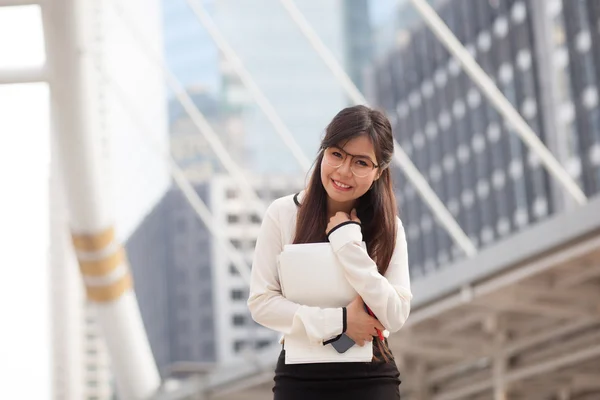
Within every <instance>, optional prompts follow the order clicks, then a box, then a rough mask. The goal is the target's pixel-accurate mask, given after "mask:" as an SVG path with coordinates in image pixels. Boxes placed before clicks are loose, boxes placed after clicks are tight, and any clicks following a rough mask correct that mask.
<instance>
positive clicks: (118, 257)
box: [79, 247, 125, 276]
mask: <svg viewBox="0 0 600 400" xmlns="http://www.w3.org/2000/svg"><path fill="white" fill-rule="evenodd" d="M124 262H125V250H124V249H123V248H122V247H121V248H120V249H119V250H117V251H116V252H114V253H112V254H109V255H107V256H105V257H103V258H101V259H99V260H79V268H80V269H81V273H82V274H83V275H87V276H104V275H108V274H110V273H111V272H113V271H114V270H115V269H117V267H118V266H119V265H121V264H122V263H124Z"/></svg>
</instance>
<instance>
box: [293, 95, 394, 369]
mask: <svg viewBox="0 0 600 400" xmlns="http://www.w3.org/2000/svg"><path fill="white" fill-rule="evenodd" d="M360 135H366V136H367V137H369V139H371V142H372V143H373V147H374V148H375V156H376V157H377V161H376V162H377V163H378V164H379V168H380V171H378V172H379V173H380V174H381V175H380V177H379V179H377V180H376V181H374V182H373V186H372V187H371V188H370V189H369V190H368V191H367V192H366V193H365V194H364V195H362V196H361V197H360V198H359V199H357V203H356V212H357V216H358V218H359V219H360V221H361V226H362V233H363V239H364V241H365V242H366V244H367V252H368V253H369V256H370V257H371V258H372V259H373V260H374V261H375V262H376V264H377V269H378V270H379V273H380V274H382V275H384V274H385V272H386V271H387V269H388V266H389V264H390V260H391V259H392V254H393V252H394V247H395V244H396V229H397V227H396V214H397V208H396V197H395V196H394V189H393V184H392V179H391V176H390V169H389V168H388V167H389V165H390V163H391V161H392V156H393V153H394V139H393V136H392V126H391V124H390V122H389V120H388V119H387V117H386V116H385V115H384V114H383V113H381V112H379V111H377V110H373V109H371V108H369V107H365V106H354V107H348V108H345V109H343V110H342V111H340V112H339V113H338V114H337V115H336V116H335V117H334V118H333V120H332V121H331V122H330V123H329V125H328V126H327V129H326V131H325V137H324V138H323V140H322V142H321V147H320V149H319V153H318V155H317V159H316V160H315V166H314V170H313V173H312V175H311V177H310V180H309V184H308V188H307V190H306V194H305V196H304V198H303V199H302V204H301V205H300V208H299V210H298V216H297V221H296V233H295V237H294V243H318V242H326V241H327V236H326V234H325V229H326V228H327V222H328V220H327V192H326V191H325V188H324V187H323V184H322V182H321V162H322V161H323V151H324V150H325V149H326V148H328V147H330V146H336V145H337V146H343V145H344V144H345V143H347V142H348V141H349V140H351V139H354V138H356V137H358V136H360ZM377 340H378V339H377ZM377 345H378V347H379V350H380V351H381V353H382V354H383V356H384V358H386V360H387V357H386V355H390V353H389V350H388V349H387V347H386V346H385V344H384V343H381V342H380V341H379V340H378V343H377Z"/></svg>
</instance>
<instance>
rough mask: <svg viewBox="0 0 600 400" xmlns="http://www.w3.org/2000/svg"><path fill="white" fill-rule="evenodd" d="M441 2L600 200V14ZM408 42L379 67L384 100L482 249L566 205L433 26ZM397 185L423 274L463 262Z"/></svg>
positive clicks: (510, 1) (523, 0)
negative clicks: (599, 94)
mask: <svg viewBox="0 0 600 400" xmlns="http://www.w3.org/2000/svg"><path fill="white" fill-rule="evenodd" d="M434 5H435V7H436V9H437V11H438V13H439V14H440V16H441V17H442V19H443V20H444V21H445V23H446V24H447V25H448V26H449V28H450V29H452V31H453V32H454V33H455V35H456V36H457V37H458V39H459V40H460V41H461V42H462V43H463V44H464V45H465V46H466V48H467V49H468V51H469V52H470V53H471V54H472V55H473V56H474V57H475V58H476V60H477V62H478V63H479V64H480V65H481V67H482V68H483V69H484V70H485V72H486V73H487V74H488V75H490V77H491V78H492V79H493V80H494V82H495V84H496V85H497V86H498V87H499V89H500V90H501V91H502V92H503V93H504V95H505V96H506V97H507V99H508V100H509V101H510V102H511V103H512V104H513V105H514V106H515V108H516V109H517V110H518V111H519V112H520V114H521V115H522V116H523V118H524V119H525V120H526V121H527V123H528V124H529V125H530V126H531V128H532V129H533V130H534V131H535V132H536V133H537V135H538V136H539V137H540V139H541V140H542V141H543V142H545V143H546V144H547V145H548V147H549V148H550V150H551V151H553V153H554V154H555V155H557V157H558V158H559V161H560V162H561V163H563V165H564V166H565V167H566V168H567V170H568V172H569V173H570V174H571V176H572V177H573V178H574V179H576V180H578V181H579V183H580V184H581V187H582V188H584V190H585V192H586V193H587V194H588V195H593V194H595V193H597V192H598V191H599V190H600V187H599V186H598V183H599V179H598V174H599V173H600V162H599V158H600V156H599V154H600V152H599V150H598V146H599V143H600V138H599V134H600V128H599V126H598V124H599V116H598V114H599V113H600V111H599V110H598V108H597V102H598V90H597V82H598V78H599V76H598V73H599V68H600V63H599V60H600V57H599V52H600V46H599V44H600V41H598V35H599V33H598V18H599V16H600V14H599V9H600V6H599V5H598V4H597V3H596V2H594V1H593V0H592V1H547V2H546V1H544V2H539V1H533V0H497V1H472V0H446V1H438V2H434ZM548 32H551V33H552V34H551V35H548ZM405 33H406V34H405V35H404V37H405V38H406V40H405V41H404V42H403V43H402V45H399V46H398V47H397V48H395V49H392V50H391V52H390V53H389V54H388V56H387V57H385V58H384V59H383V60H381V61H380V62H379V63H378V64H377V65H376V66H375V68H374V70H375V73H374V74H373V76H374V77H375V78H374V82H372V86H373V87H374V88H375V97H376V102H377V104H378V105H379V106H380V107H381V108H383V109H384V110H385V111H386V112H387V114H388V116H389V117H390V120H391V121H392V123H393V128H394V134H395V136H396V139H397V141H398V143H399V144H400V146H401V147H402V149H403V150H404V151H405V152H406V153H407V154H408V155H409V156H410V158H411V159H412V161H413V162H414V163H415V164H416V166H417V168H418V169H419V170H420V171H421V173H423V175H424V176H425V177H426V179H427V180H428V182H429V184H430V185H431V186H432V188H433V189H434V191H435V192H436V193H437V195H438V196H439V197H440V199H441V200H442V202H444V204H445V205H446V206H447V207H448V209H449V210H450V212H451V213H452V215H453V216H454V217H455V218H456V220H457V221H458V223H459V224H460V226H461V227H462V228H463V230H464V231H465V232H466V234H467V235H468V236H469V237H470V239H471V240H472V241H473V243H474V244H475V245H476V246H478V247H484V246H486V245H489V244H490V243H493V242H495V241H498V240H501V239H502V238H503V237H506V236H507V235H510V234H511V233H513V232H516V231H518V230H521V229H523V228H525V227H526V226H527V225H529V224H531V223H535V222H536V221H539V220H540V219H543V218H546V217H547V216H549V215H551V214H552V213H553V212H555V211H556V210H558V209H559V208H562V207H567V206H568V200H565V198H566V197H567V196H566V195H565V194H564V191H562V190H561V188H560V187H559V186H558V185H557V184H556V183H555V182H554V181H552V180H551V179H550V178H549V176H548V174H547V173H546V172H545V170H544V168H543V166H542V164H541V163H540V160H539V158H538V157H537V156H535V154H533V152H531V151H529V149H528V148H527V147H526V146H525V145H524V144H523V142H522V141H521V140H520V139H519V137H518V136H517V135H516V134H515V133H514V132H513V131H512V128H511V127H510V126H508V125H507V124H506V123H505V122H504V120H503V118H502V117H501V116H500V115H499V114H498V113H497V112H496V111H495V109H494V108H493V107H492V105H491V104H490V103H489V102H488V101H487V99H485V98H484V97H483V95H482V93H481V92H480V91H479V89H478V88H477V87H476V86H475V84H474V83H473V82H472V81H471V80H470V78H469V77H468V76H467V75H466V74H465V73H464V72H463V70H462V69H461V67H460V65H459V64H458V62H457V61H456V60H455V59H454V58H453V57H452V56H450V54H449V53H448V52H447V50H446V49H445V48H444V47H443V45H442V44H441V43H440V42H439V41H438V40H437V38H435V37H434V35H433V33H432V32H431V31H430V30H429V28H428V27H427V26H425V25H424V23H423V22H422V21H416V23H415V24H412V25H411V27H410V29H408V30H407V31H406V32H405ZM594 44H595V45H594ZM567 145H568V146H567ZM396 177H397V182H396V187H397V193H398V196H399V204H400V214H401V218H402V219H403V221H404V223H405V225H406V228H407V235H408V240H409V242H410V245H409V253H410V254H409V257H410V259H411V268H412V274H413V276H419V275H424V274H426V273H427V272H429V271H431V270H435V269H438V268H443V267H444V266H445V265H447V264H450V263H452V262H453V261H455V260H457V259H460V258H462V257H464V256H463V254H462V252H461V250H460V249H459V248H458V247H457V246H456V245H455V244H454V243H453V241H452V240H451V238H450V237H449V236H448V234H447V233H446V232H445V230H444V229H443V228H442V227H441V226H440V225H439V224H437V222H436V221H435V220H434V219H433V216H432V214H431V212H430V211H429V209H428V207H427V206H426V204H425V203H424V202H423V201H422V200H421V198H420V197H419V196H418V194H417V193H416V191H415V189H414V188H413V186H412V185H411V184H410V182H408V181H407V179H406V178H405V176H404V175H403V174H402V173H401V171H397V173H396Z"/></svg>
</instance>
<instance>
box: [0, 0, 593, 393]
mask: <svg viewBox="0 0 600 400" xmlns="http://www.w3.org/2000/svg"><path fill="white" fill-rule="evenodd" d="M598 82H600V2H599V1H597V0H429V1H425V0H297V1H296V2H294V1H292V0H162V1H158V0H146V1H142V0H126V1H123V0H121V1H117V0H96V1H92V0H39V1H35V0H31V1H28V0H0V182H1V185H2V186H1V187H2V196H1V197H0V227H1V228H0V235H1V238H2V240H0V243H1V245H0V256H1V257H2V260H3V264H4V277H5V279H4V282H5V284H4V285H3V289H2V290H1V291H0V313H1V314H2V315H3V316H4V318H3V325H2V329H1V330H0V377H1V378H0V380H1V381H2V385H0V386H1V388H0V397H1V398H6V399H8V398H10V399H27V400H29V399H56V400H59V399H60V400H63V399H64V400H80V399H85V400H109V399H123V400H125V399H134V400H138V399H140V400H141V399H157V400H158V399H224V400H228V399H230V400H234V399H245V400H253V399H269V398H271V396H272V393H271V388H272V378H273V369H274V365H275V361H276V358H277V355H278V353H279V351H280V349H281V346H280V345H279V344H278V339H279V335H278V334H277V333H276V332H272V331H269V330H267V329H265V328H262V327H261V326H259V325H257V324H256V323H254V322H253V321H252V319H251V317H250V315H249V312H248V309H247V307H246V300H247V298H248V276H249V270H250V265H251V260H252V255H253V249H254V245H255V243H256V236H257V233H258V230H259V227H260V223H261V220H262V215H263V213H264V210H265V208H266V206H267V205H268V204H269V203H270V202H271V201H272V200H274V199H275V198H278V197H281V196H285V195H288V194H292V193H296V192H298V191H299V190H301V189H302V188H303V187H304V185H305V182H306V178H307V176H308V175H307V173H308V172H307V171H308V170H309V169H310V167H311V163H312V160H313V159H314V157H315V156H316V152H317V149H318V145H319V141H320V139H321V137H322V135H323V132H324V129H325V127H326V125H327V123H328V122H329V121H330V120H331V119H332V118H333V116H334V115H335V114H336V113H337V112H338V111H339V110H340V109H342V108H343V107H346V106H349V105H352V104H369V105H371V106H373V107H376V108H379V109H381V110H383V111H385V112H386V114H387V116H388V117H389V119H390V121H391V122H392V125H393V128H394V135H395V138H396V140H397V146H396V154H395V158H394V163H393V166H392V168H393V169H394V170H395V171H394V172H395V179H396V182H395V185H396V186H395V187H396V194H397V197H398V203H399V213H400V216H401V218H402V220H403V222H404V226H405V228H406V232H407V237H408V249H409V261H410V271H411V278H412V291H413V294H414V301H413V307H412V312H411V316H410V318H409V321H408V322H407V324H406V326H405V327H404V328H403V329H402V330H401V331H400V332H399V333H398V334H394V335H392V337H390V346H391V348H392V350H393V352H394V354H395V357H396V362H397V363H398V365H399V367H400V371H401V376H402V385H401V392H402V398H403V399H410V400H457V399H473V400H475V399H494V400H508V399H523V400H534V399H540V400H575V399H577V400H590V399H600V199H599V198H598V193H599V192H600V108H599V106H598Z"/></svg>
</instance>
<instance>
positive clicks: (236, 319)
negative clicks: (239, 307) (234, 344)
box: [233, 314, 246, 326]
mask: <svg viewBox="0 0 600 400" xmlns="http://www.w3.org/2000/svg"><path fill="white" fill-rule="evenodd" d="M233 325H234V326H244V325H246V316H245V315H240V314H235V315H234V316H233Z"/></svg>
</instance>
